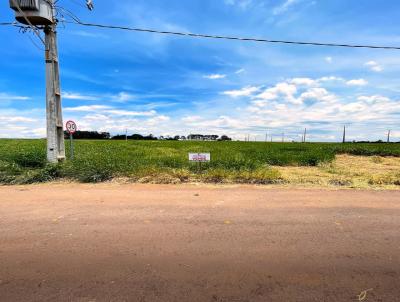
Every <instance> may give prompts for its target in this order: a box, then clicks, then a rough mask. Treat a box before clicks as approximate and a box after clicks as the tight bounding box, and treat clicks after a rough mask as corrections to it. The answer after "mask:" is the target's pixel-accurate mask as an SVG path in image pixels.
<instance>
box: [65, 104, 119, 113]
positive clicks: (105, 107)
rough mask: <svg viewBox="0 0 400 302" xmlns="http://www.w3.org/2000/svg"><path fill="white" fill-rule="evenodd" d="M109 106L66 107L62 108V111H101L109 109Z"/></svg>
mask: <svg viewBox="0 0 400 302" xmlns="http://www.w3.org/2000/svg"><path fill="white" fill-rule="evenodd" d="M110 108H111V107H110V106H104V105H90V106H78V107H67V108H64V109H63V111H65V112H91V111H101V110H106V109H110Z"/></svg>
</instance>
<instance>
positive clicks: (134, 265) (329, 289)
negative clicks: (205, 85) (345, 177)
mask: <svg viewBox="0 0 400 302" xmlns="http://www.w3.org/2000/svg"><path fill="white" fill-rule="evenodd" d="M369 289H372V290H369ZM364 290H369V291H368V292H367V296H366V299H365V300H364V301H400V192H399V191H397V192H396V191H386V192H374V191H351V190H344V191H328V190H315V189H313V190H293V189H276V188H275V189H267V188H262V187H251V186H232V187H207V186H157V185H116V184H102V185H77V184H72V185H65V184H51V185H50V184H49V185H40V186H27V187H0V301H13V302H14V301H85V302H86V301H87V302H89V301H163V302H166V301H179V302H181V301H210V302H212V301H217V302H222V301H307V302H308V301H319V302H320V301H335V302H337V301H359V300H361V299H359V298H358V297H357V295H359V294H360V293H361V292H362V291H364ZM360 298H363V296H360Z"/></svg>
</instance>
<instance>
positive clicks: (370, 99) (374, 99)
mask: <svg viewBox="0 0 400 302" xmlns="http://www.w3.org/2000/svg"><path fill="white" fill-rule="evenodd" d="M357 99H358V100H359V101H361V102H365V103H369V104H371V103H387V102H390V99H389V98H387V97H384V96H381V95H371V96H360V97H358V98H357Z"/></svg>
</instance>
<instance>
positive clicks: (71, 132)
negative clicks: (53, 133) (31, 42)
mask: <svg viewBox="0 0 400 302" xmlns="http://www.w3.org/2000/svg"><path fill="white" fill-rule="evenodd" d="M70 124H73V125H75V131H70V130H69V129H68V125H70ZM65 128H66V130H67V131H68V133H69V134H74V133H75V132H76V131H77V129H78V127H77V126H76V123H75V122H74V121H68V122H66V123H65Z"/></svg>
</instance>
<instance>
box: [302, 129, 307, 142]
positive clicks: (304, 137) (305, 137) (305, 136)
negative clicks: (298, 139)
mask: <svg viewBox="0 0 400 302" xmlns="http://www.w3.org/2000/svg"><path fill="white" fill-rule="evenodd" d="M306 140H307V128H305V129H304V135H303V143H305V142H306Z"/></svg>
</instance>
